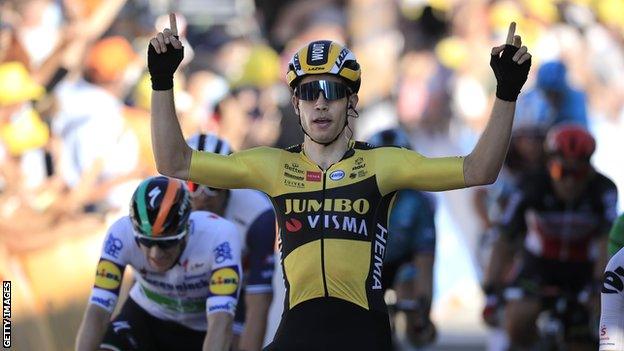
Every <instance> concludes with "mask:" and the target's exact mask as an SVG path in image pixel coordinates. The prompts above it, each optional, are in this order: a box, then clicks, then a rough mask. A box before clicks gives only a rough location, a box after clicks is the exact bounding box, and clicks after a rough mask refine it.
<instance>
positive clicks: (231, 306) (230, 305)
mask: <svg viewBox="0 0 624 351" xmlns="http://www.w3.org/2000/svg"><path fill="white" fill-rule="evenodd" d="M235 310H236V303H234V302H232V301H228V302H226V303H222V304H218V305H212V306H208V312H214V311H226V312H234V311H235Z"/></svg>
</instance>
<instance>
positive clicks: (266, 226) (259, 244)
mask: <svg viewBox="0 0 624 351" xmlns="http://www.w3.org/2000/svg"><path fill="white" fill-rule="evenodd" d="M223 216H224V217H225V218H226V219H228V220H230V221H232V223H234V224H235V225H236V227H237V229H238V233H239V235H240V241H241V243H242V245H243V255H242V256H243V262H245V267H244V269H245V293H247V294H249V293H251V294H261V293H268V292H271V291H272V290H273V288H272V285H271V284H272V279H273V272H274V265H275V260H274V257H275V255H274V243H275V232H276V229H275V213H274V212H273V204H272V203H271V200H269V198H268V197H267V196H266V195H265V194H263V193H262V192H260V191H257V190H252V189H233V190H230V197H229V199H228V203H227V206H226V208H225V211H224V215H223Z"/></svg>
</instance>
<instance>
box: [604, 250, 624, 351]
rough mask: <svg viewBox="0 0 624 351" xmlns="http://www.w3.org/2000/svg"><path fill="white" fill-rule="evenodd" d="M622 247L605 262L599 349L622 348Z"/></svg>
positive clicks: (623, 255) (623, 285)
mask: <svg viewBox="0 0 624 351" xmlns="http://www.w3.org/2000/svg"><path fill="white" fill-rule="evenodd" d="M623 290H624V249H621V250H620V251H618V252H617V253H616V254H615V255H614V256H613V257H611V260H609V264H607V268H606V270H605V274H604V278H603V284H602V293H601V294H600V300H601V303H600V306H601V307H600V333H599V337H600V351H616V350H618V351H619V350H624V292H623Z"/></svg>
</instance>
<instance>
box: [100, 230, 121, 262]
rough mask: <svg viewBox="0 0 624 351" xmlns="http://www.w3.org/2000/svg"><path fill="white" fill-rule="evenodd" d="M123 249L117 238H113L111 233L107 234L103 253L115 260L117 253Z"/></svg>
mask: <svg viewBox="0 0 624 351" xmlns="http://www.w3.org/2000/svg"><path fill="white" fill-rule="evenodd" d="M121 249H123V243H122V242H121V240H120V239H119V238H115V236H114V235H113V233H112V232H111V233H110V234H108V238H107V239H106V243H104V252H105V253H106V254H107V255H110V256H112V257H115V258H119V251H121Z"/></svg>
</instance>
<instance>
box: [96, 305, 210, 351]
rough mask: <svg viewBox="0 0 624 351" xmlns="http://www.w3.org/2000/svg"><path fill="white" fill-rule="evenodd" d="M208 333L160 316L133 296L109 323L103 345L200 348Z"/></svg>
mask: <svg viewBox="0 0 624 351" xmlns="http://www.w3.org/2000/svg"><path fill="white" fill-rule="evenodd" d="M205 336H206V332H203V331H202V332H200V331H196V330H193V329H189V328H187V327H185V326H183V325H181V324H178V323H175V322H172V321H164V320H161V319H158V318H156V317H154V316H152V315H150V314H149V313H147V311H145V310H144V309H143V308H141V307H140V306H139V305H137V303H136V302H134V300H132V298H128V300H126V303H124V305H123V307H122V309H121V312H120V313H119V315H118V316H117V318H115V319H114V320H113V321H112V322H111V323H110V324H109V325H108V329H107V330H106V334H105V335H104V340H103V341H102V344H101V345H100V349H102V350H112V351H161V350H162V351H165V350H166V351H170V350H184V351H187V350H188V351H191V350H196V351H199V350H201V349H202V345H203V343H204V338H205Z"/></svg>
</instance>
